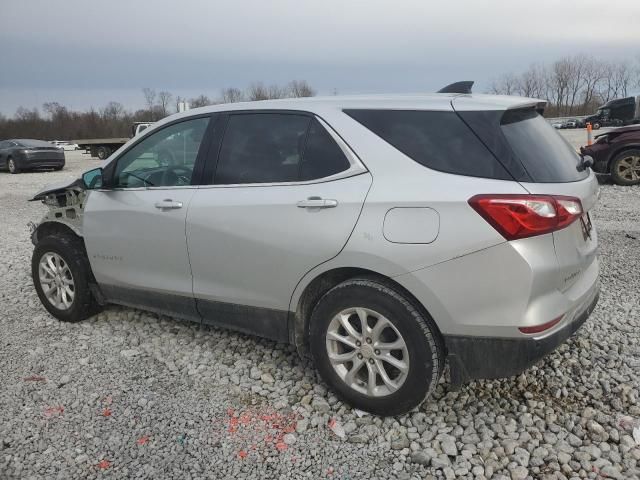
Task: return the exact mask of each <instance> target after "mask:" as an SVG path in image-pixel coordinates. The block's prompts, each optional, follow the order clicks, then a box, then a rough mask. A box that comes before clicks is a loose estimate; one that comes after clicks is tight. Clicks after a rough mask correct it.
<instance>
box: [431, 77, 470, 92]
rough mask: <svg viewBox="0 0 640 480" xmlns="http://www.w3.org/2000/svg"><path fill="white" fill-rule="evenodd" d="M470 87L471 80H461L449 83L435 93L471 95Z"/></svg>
mask: <svg viewBox="0 0 640 480" xmlns="http://www.w3.org/2000/svg"><path fill="white" fill-rule="evenodd" d="M471 87H473V80H463V81H461V82H455V83H450V84H449V85H447V86H446V87H443V88H441V89H440V90H438V92H437V93H463V94H469V93H471Z"/></svg>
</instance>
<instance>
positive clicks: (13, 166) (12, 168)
mask: <svg viewBox="0 0 640 480" xmlns="http://www.w3.org/2000/svg"><path fill="white" fill-rule="evenodd" d="M7 168H8V169H9V172H10V173H20V167H18V164H17V163H16V161H15V160H14V159H13V158H9V159H8V160H7Z"/></svg>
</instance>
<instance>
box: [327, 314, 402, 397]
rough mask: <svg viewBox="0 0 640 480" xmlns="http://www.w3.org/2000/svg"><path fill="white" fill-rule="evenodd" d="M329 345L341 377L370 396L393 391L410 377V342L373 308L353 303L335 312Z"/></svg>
mask: <svg viewBox="0 0 640 480" xmlns="http://www.w3.org/2000/svg"><path fill="white" fill-rule="evenodd" d="M326 348H327V354H328V357H329V361H330V362H331V366H332V367H333V369H334V370H335V372H336V373H337V374H338V376H339V377H340V379H341V380H342V381H343V382H345V383H346V384H347V385H348V386H349V387H350V388H352V389H353V390H355V391H357V392H359V393H362V394H364V395H367V396H369V397H384V396H387V395H390V394H392V393H394V392H396V391H397V390H398V389H399V388H400V387H402V385H403V384H404V382H405V380H406V379H407V375H408V373H409V351H408V349H407V344H406V342H405V340H404V338H402V335H401V334H400V332H399V331H398V329H397V328H396V327H395V326H394V325H393V323H391V321H389V319H387V318H386V317H385V316H384V315H381V314H380V313H378V312H376V311H374V310H371V309H368V308H362V307H354V308H348V309H345V310H342V311H341V312H339V313H338V314H337V315H335V316H334V317H333V319H332V320H331V322H330V323H329V328H328V329H327V335H326Z"/></svg>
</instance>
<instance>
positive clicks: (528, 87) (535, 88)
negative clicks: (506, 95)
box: [518, 64, 547, 99]
mask: <svg viewBox="0 0 640 480" xmlns="http://www.w3.org/2000/svg"><path fill="white" fill-rule="evenodd" d="M544 77H545V71H544V67H541V66H540V65H537V64H532V65H530V66H529V68H528V69H527V70H525V71H524V72H523V73H522V75H520V77H519V78H518V93H519V94H520V95H522V96H523V97H532V98H544V99H546V98H547V97H546V88H545V86H546V85H545V78H544Z"/></svg>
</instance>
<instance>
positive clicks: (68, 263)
mask: <svg viewBox="0 0 640 480" xmlns="http://www.w3.org/2000/svg"><path fill="white" fill-rule="evenodd" d="M31 275H32V278H33V284H34V285H35V287H36V292H37V293H38V297H39V298H40V301H41V302H42V304H43V305H44V307H45V308H46V309H47V310H48V311H49V313H51V315H53V316H54V317H56V318H57V319H58V320H62V321H65V322H77V321H80V320H84V319H85V318H88V317H90V316H91V315H93V314H95V313H97V312H98V311H99V310H100V306H99V305H98V304H97V302H96V301H95V299H94V298H93V296H92V294H91V291H90V289H89V282H90V281H91V279H92V273H91V267H90V266H89V261H88V260H87V258H86V254H85V250H84V246H83V244H82V241H81V240H80V239H79V238H74V237H72V236H71V235H50V236H46V237H44V238H43V239H41V240H40V241H39V242H38V244H37V245H36V247H35V249H34V251H33V256H32V259H31Z"/></svg>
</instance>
